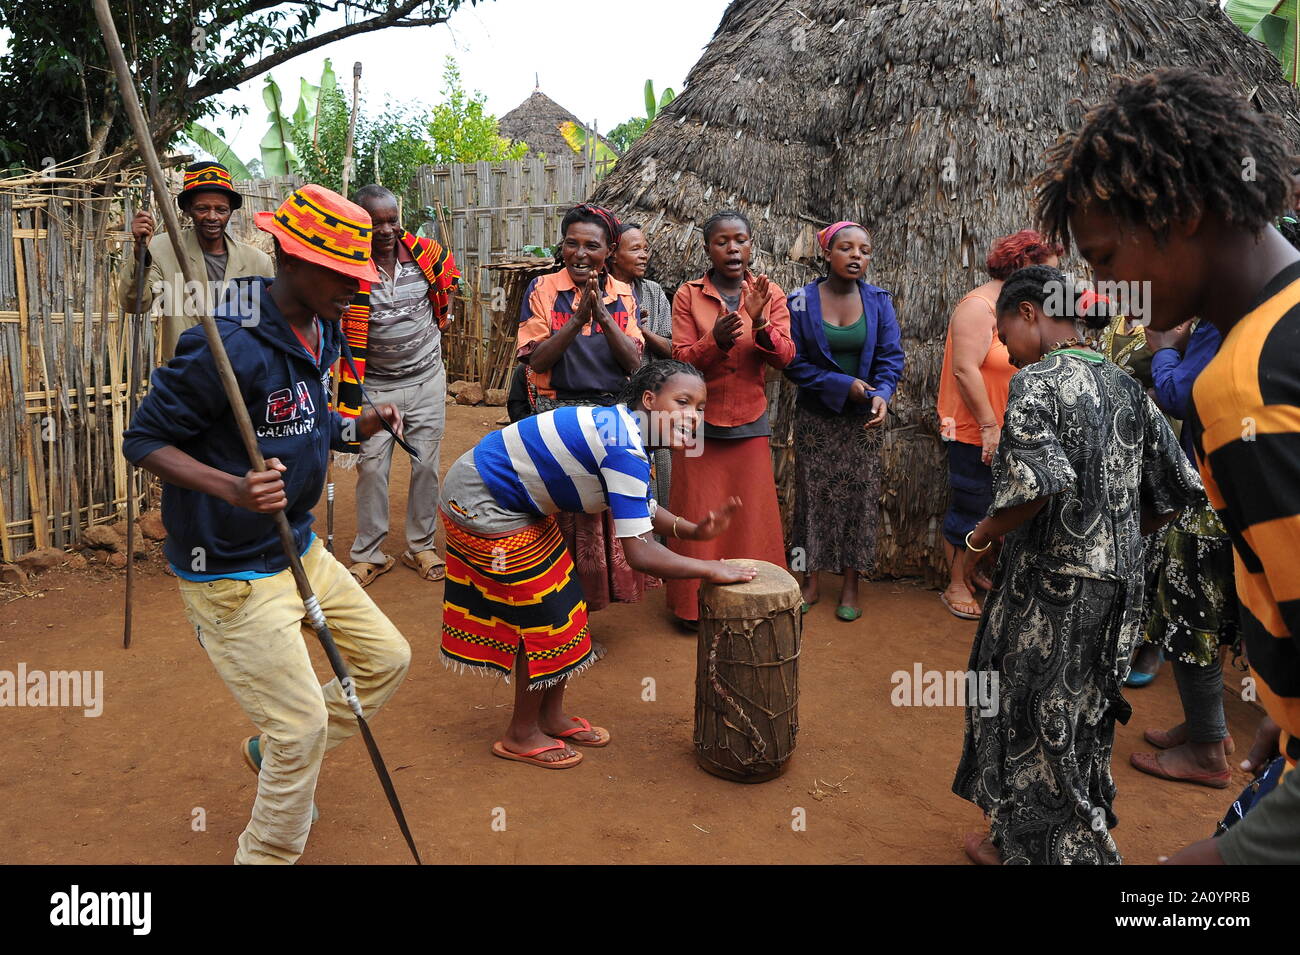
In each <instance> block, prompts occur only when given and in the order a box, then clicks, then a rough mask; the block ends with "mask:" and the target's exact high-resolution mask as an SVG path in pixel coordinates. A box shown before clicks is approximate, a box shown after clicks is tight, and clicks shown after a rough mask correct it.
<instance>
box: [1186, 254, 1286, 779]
mask: <svg viewBox="0 0 1300 955" xmlns="http://www.w3.org/2000/svg"><path fill="white" fill-rule="evenodd" d="M1192 401H1193V403H1194V405H1195V409H1194V414H1193V415H1192V417H1191V420H1190V421H1189V424H1190V425H1191V427H1192V428H1193V439H1194V441H1195V445H1196V453H1197V457H1198V459H1199V461H1200V467H1201V476H1202V477H1203V478H1204V480H1205V490H1206V493H1207V494H1208V495H1209V498H1210V503H1211V504H1213V505H1214V508H1215V510H1217V511H1218V512H1219V514H1220V516H1221V517H1222V518H1223V523H1224V525H1225V526H1226V527H1227V529H1228V533H1229V535H1230V536H1231V537H1232V545H1233V552H1234V555H1235V563H1236V574H1237V596H1238V597H1239V598H1240V602H1241V629H1242V635H1243V637H1244V641H1245V645H1246V654H1247V656H1248V658H1249V662H1250V667H1251V671H1252V673H1253V675H1254V678H1255V688H1256V692H1257V693H1258V697H1259V701H1260V702H1261V703H1263V705H1264V708H1265V709H1266V710H1268V713H1269V715H1270V716H1271V717H1272V718H1273V719H1274V720H1276V721H1277V722H1278V724H1279V725H1281V727H1282V752H1283V754H1284V755H1285V756H1286V758H1287V763H1288V765H1289V766H1294V765H1296V763H1297V761H1300V262H1295V263H1293V264H1292V265H1290V266H1288V267H1287V268H1286V269H1283V270H1282V271H1281V272H1279V273H1278V274H1277V275H1276V276H1275V277H1274V278H1273V279H1272V280H1271V281H1270V282H1269V283H1268V285H1266V286H1265V288H1264V290H1263V292H1262V293H1261V294H1260V297H1259V299H1258V304H1257V305H1256V306H1255V308H1254V309H1252V310H1251V311H1250V312H1249V313H1248V314H1247V315H1245V316H1244V317H1243V318H1242V319H1241V320H1240V321H1239V322H1237V324H1236V325H1235V326H1234V327H1233V328H1232V329H1231V331H1229V332H1228V335H1227V337H1225V338H1224V340H1223V345H1222V347H1221V348H1220V349H1219V353H1218V355H1216V356H1215V358H1214V360H1213V361H1211V362H1210V364H1209V365H1207V366H1206V368H1205V370H1204V371H1203V372H1201V374H1200V376H1199V377H1198V378H1197V379H1196V385H1195V387H1194V389H1193V392H1192Z"/></svg>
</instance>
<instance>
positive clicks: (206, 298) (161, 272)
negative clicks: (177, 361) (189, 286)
mask: <svg viewBox="0 0 1300 955" xmlns="http://www.w3.org/2000/svg"><path fill="white" fill-rule="evenodd" d="M176 204H177V205H178V206H180V209H181V212H183V213H185V215H187V216H188V217H189V219H190V224H189V225H188V226H186V227H185V228H184V229H183V230H182V232H181V246H182V248H184V250H185V258H186V259H187V260H188V261H189V264H190V271H191V273H192V274H194V275H198V276H201V279H200V281H202V283H203V288H202V293H203V295H202V298H197V294H196V293H197V292H198V291H199V290H197V289H194V290H191V292H190V294H192V295H195V298H196V305H190V306H189V307H187V306H186V295H187V293H186V289H185V277H184V275H183V273H182V272H181V266H180V262H179V261H177V259H176V252H175V251H174V250H173V248H172V244H171V240H170V239H168V238H167V236H166V235H154V229H155V227H156V226H155V223H154V218H153V215H152V214H151V213H150V212H149V211H148V210H147V209H141V210H140V211H139V212H137V213H136V214H135V218H134V219H132V220H131V234H132V235H133V236H134V237H135V245H136V249H137V250H138V249H139V248H140V247H141V246H145V247H146V251H145V256H144V265H145V277H144V286H143V289H142V291H141V295H140V301H138V302H137V301H136V300H135V285H136V274H135V270H136V260H137V258H138V256H137V255H135V254H132V255H130V256H128V257H127V261H126V263H125V264H124V265H123V267H122V270H121V272H119V273H118V297H119V299H120V301H121V302H122V305H123V306H124V307H125V308H127V309H130V310H131V311H135V312H147V311H149V310H150V309H151V308H153V307H154V304H155V303H157V302H160V301H161V303H162V305H161V308H162V315H161V319H162V321H161V332H162V360H163V361H164V362H167V361H170V360H171V357H172V355H174V354H175V353H176V340H177V339H178V338H180V335H181V332H183V331H185V329H187V328H189V327H190V326H191V325H196V324H198V320H199V319H198V315H197V314H196V306H197V308H204V309H208V310H211V309H212V308H213V307H215V306H216V304H217V302H218V301H220V299H221V295H222V293H223V291H224V290H225V288H226V286H227V285H228V283H229V282H230V281H231V280H233V279H236V278H239V277H241V276H245V275H268V276H269V275H274V274H275V263H274V262H272V261H271V257H270V256H269V255H267V254H266V253H265V252H263V251H262V250H261V249H259V248H257V246H254V245H249V244H248V243H247V242H239V241H237V240H236V239H234V238H233V237H232V236H231V235H230V234H229V233H228V232H227V231H226V228H227V226H228V225H229V224H230V218H231V216H233V215H234V214H235V212H236V211H237V210H238V209H239V207H240V206H242V205H243V204H244V199H243V197H242V196H241V195H240V194H239V193H238V192H236V191H235V184H234V183H233V182H232V181H231V179H230V172H229V171H228V170H227V169H226V167H225V166H223V165H221V163H219V162H196V163H192V164H191V165H189V166H188V167H186V169H185V176H184V179H183V180H182V184H181V191H180V193H179V194H178V195H177V196H176Z"/></svg>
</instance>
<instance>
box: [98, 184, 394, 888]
mask: <svg viewBox="0 0 1300 955" xmlns="http://www.w3.org/2000/svg"><path fill="white" fill-rule="evenodd" d="M257 225H258V228H260V229H263V230H264V231H266V232H269V233H270V234H271V236H272V237H274V239H275V251H276V269H277V271H276V277H275V279H274V280H271V279H266V278H247V279H240V280H239V281H238V282H237V283H236V285H235V287H234V289H233V290H232V293H231V294H230V295H229V296H228V297H227V299H226V300H225V302H223V303H222V305H221V306H219V307H218V309H217V311H216V316H215V317H216V321H217V327H218V329H219V330H220V333H221V338H222V341H223V342H224V344H225V347H226V352H227V353H228V354H229V356H230V362H231V365H232V366H233V368H234V371H235V377H236V378H237V379H238V380H239V383H240V385H241V388H242V391H243V396H244V401H245V403H246V404H247V406H248V411H249V414H250V415H251V417H252V420H253V428H254V430H255V431H256V433H257V438H258V444H259V446H260V447H261V449H262V453H263V455H264V456H265V457H266V465H267V469H266V470H265V471H260V472H255V471H252V470H250V469H249V463H248V458H247V455H246V454H245V451H244V446H243V443H242V441H241V440H240V436H239V432H238V429H237V428H236V425H235V421H234V417H233V416H232V414H231V410H230V407H229V405H228V403H227V399H226V393H225V391H224V390H223V389H222V386H221V382H220V380H219V379H218V377H217V372H216V367H215V365H214V362H213V356H212V352H211V350H210V349H209V348H208V341H207V338H206V337H205V335H204V332H203V329H202V328H201V327H194V328H190V329H187V330H186V331H185V332H183V333H182V334H181V336H180V339H179V341H178V343H177V348H176V356H175V357H174V358H173V359H172V360H171V361H170V362H169V363H168V364H167V365H166V366H164V367H162V368H160V369H158V370H157V371H156V372H154V375H153V382H152V387H151V388H150V391H149V394H148V395H147V396H146V397H145V399H144V401H143V402H142V403H141V405H140V408H139V410H138V411H137V412H136V414H135V417H134V418H133V419H132V421H131V427H130V429H129V430H128V431H127V433H126V436H125V441H124V445H123V453H124V454H125V455H126V457H127V458H128V459H129V460H130V461H132V462H133V463H134V464H137V465H139V466H140V467H143V468H145V469H146V470H149V471H151V472H153V473H154V474H156V475H158V476H159V477H160V478H161V479H162V480H163V482H164V484H163V499H162V514H163V523H164V524H165V525H166V527H167V543H166V554H167V559H168V561H169V562H170V564H171V567H172V570H173V571H175V573H176V576H177V577H178V578H179V580H180V590H181V598H182V600H184V602H185V612H186V615H187V616H188V617H189V619H190V622H191V623H192V624H193V625H194V629H195V632H196V634H197V635H198V640H199V643H200V645H201V646H202V647H203V648H204V649H205V650H206V651H207V654H208V657H209V658H210V659H211V661H212V664H213V666H215V667H216V669H217V673H218V674H220V676H221V678H222V679H223V680H225V682H226V686H227V687H229V689H230V692H231V693H232V694H233V695H234V697H235V699H236V700H237V701H238V702H239V705H240V706H241V707H242V708H243V710H244V712H245V713H247V714H248V717H249V719H251V720H252V721H253V723H254V724H255V725H256V726H257V728H258V730H259V731H260V735H259V736H253V737H251V738H249V739H246V740H245V741H244V742H243V743H242V744H241V747H240V749H241V752H242V753H243V756H244V759H245V760H246V761H247V762H248V764H249V765H250V766H251V767H252V768H253V769H255V770H256V771H257V772H258V787H257V798H256V800H255V801H254V803H253V813H252V818H251V819H250V820H249V823H248V826H247V828H245V829H244V832H243V834H242V835H241V836H240V837H239V848H238V851H237V852H236V854H235V862H236V863H241V864H246V863H292V862H295V861H297V859H298V857H299V856H300V855H301V854H302V851H303V849H304V847H305V846H306V843H307V833H308V831H309V830H310V828H311V823H312V821H313V812H314V805H313V797H314V794H315V791H316V780H317V777H318V776H319V774H320V768H321V760H322V758H323V757H324V755H325V752H326V751H327V750H329V749H332V748H333V747H334V746H337V745H338V744H339V743H341V742H343V740H345V739H347V738H348V737H349V736H351V735H352V734H353V733H355V732H356V731H357V721H356V719H354V717H353V714H352V712H351V710H350V709H349V708H348V705H347V703H346V702H345V700H344V697H343V693H342V691H341V690H340V688H339V682H338V680H337V679H335V680H332V681H330V682H329V683H327V684H326V685H325V686H324V687H322V686H321V685H320V683H319V681H318V680H317V679H316V675H315V673H314V671H313V669H312V664H311V659H310V658H309V657H308V655H307V647H306V645H305V644H304V642H303V639H302V626H303V620H304V617H305V616H306V610H305V608H304V607H303V602H302V599H301V597H300V596H299V595H298V591H297V589H296V587H295V585H294V580H293V576H292V574H291V572H290V571H289V569H288V558H287V556H286V555H285V553H284V551H283V549H282V548H281V545H280V540H279V536H278V534H277V533H276V529H275V522H274V518H273V515H274V514H275V512H277V511H284V512H285V514H286V516H287V517H288V519H289V524H290V526H291V527H292V529H293V537H294V545H295V546H296V547H297V548H298V550H299V553H300V554H301V555H302V563H303V567H304V569H305V570H306V572H307V577H308V579H309V580H310V581H311V584H312V587H313V589H314V590H315V593H316V596H317V597H318V598H319V599H320V606H321V610H322V611H323V612H324V614H325V619H326V620H327V621H328V622H329V626H330V630H331V631H332V632H333V634H334V639H335V642H336V643H337V644H338V648H339V651H340V652H341V653H342V654H343V657H344V658H345V659H346V660H347V662H348V664H349V667H350V669H351V671H352V673H353V677H354V680H355V683H356V690H357V695H358V696H359V697H360V699H361V704H362V707H363V708H364V710H365V715H366V717H367V718H373V717H374V714H375V712H376V711H377V710H378V709H379V708H380V707H381V706H382V705H383V704H384V702H385V701H386V700H387V699H388V698H389V697H390V696H392V694H393V692H394V691H395V690H396V689H397V687H398V685H399V684H400V683H401V682H402V678H403V677H404V676H405V675H406V670H407V666H408V665H409V663H410V656H411V651H410V647H409V646H408V645H407V642H406V640H405V639H404V638H403V637H402V635H401V634H400V633H399V632H398V631H397V628H396V627H394V626H393V625H392V623H390V622H389V620H388V618H387V617H385V616H384V614H383V613H382V612H381V611H380V610H379V608H377V607H376V606H375V605H374V603H373V602H372V601H371V600H370V598H369V597H367V596H366V594H365V592H364V591H363V590H362V589H361V587H360V586H359V585H358V584H357V582H356V581H355V580H354V579H353V578H352V575H351V574H349V573H348V572H347V569H346V568H345V567H344V566H343V565H342V564H340V563H339V562H338V561H336V560H335V559H334V557H333V556H332V555H330V554H329V553H328V551H326V550H325V548H324V546H323V545H322V543H321V541H320V540H319V539H318V538H317V537H316V535H315V534H314V533H313V532H312V520H313V518H312V514H311V508H312V507H313V506H314V505H315V504H316V503H317V501H318V500H319V499H320V494H321V490H322V488H323V486H324V482H325V469H326V463H327V458H328V455H329V449H330V448H331V447H333V448H335V449H341V448H343V447H345V446H346V445H347V443H348V442H349V441H355V440H356V439H357V438H358V437H361V438H363V439H364V438H366V437H368V436H369V435H371V434H373V433H374V432H376V431H377V430H379V429H380V428H381V427H382V428H386V429H387V428H391V429H393V430H394V433H396V432H397V431H400V428H401V415H400V414H399V413H398V411H397V409H396V408H395V407H394V406H392V405H381V406H379V407H378V408H371V409H368V410H367V411H365V412H364V413H363V414H362V415H360V417H358V418H357V419H355V421H348V422H346V423H345V422H344V420H343V419H342V418H341V417H340V416H339V414H338V413H337V412H335V411H332V410H331V409H330V406H329V387H328V382H329V376H330V367H331V366H332V365H333V363H334V361H335V359H337V358H338V356H339V351H340V340H341V332H340V329H339V320H340V319H341V318H342V316H343V312H344V311H345V310H346V309H347V307H348V304H349V303H350V302H351V301H352V297H353V296H354V295H355V294H356V291H357V288H358V284H359V282H360V281H363V280H364V281H374V279H375V277H376V275H375V267H374V265H373V263H372V262H371V260H370V240H371V220H370V216H369V215H368V214H367V213H366V211H365V210H364V209H362V208H361V207H360V206H357V205H354V204H353V203H351V202H348V201H347V200H346V199H344V198H343V197H342V196H339V195H337V194H335V193H333V192H330V191H329V190H327V189H324V188H322V187H320V186H314V185H308V186H303V187H302V188H301V189H299V190H298V191H297V192H295V193H294V194H293V195H291V196H290V197H289V198H288V199H286V200H285V201H284V203H283V204H281V206H280V208H279V209H277V210H276V211H275V212H273V213H272V212H262V213H258V215H257Z"/></svg>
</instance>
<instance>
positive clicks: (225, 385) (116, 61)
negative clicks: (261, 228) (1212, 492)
mask: <svg viewBox="0 0 1300 955" xmlns="http://www.w3.org/2000/svg"><path fill="white" fill-rule="evenodd" d="M94 4H95V18H96V19H97V20H98V21H99V28H100V30H101V31H102V32H103V34H104V46H105V47H106V48H107V50H108V57H109V59H110V60H111V61H112V63H113V71H114V73H116V74H117V85H118V87H119V89H120V91H121V94H122V103H123V105H124V106H125V107H126V112H127V116H128V117H129V118H130V120H131V128H132V130H133V131H134V132H135V138H136V142H137V145H138V146H139V149H140V156H141V158H142V159H143V160H144V165H145V170H146V171H147V172H148V173H149V179H150V180H151V181H152V182H153V187H154V192H155V194H157V195H166V192H167V184H166V182H165V180H164V179H163V171H162V166H161V165H159V163H158V154H157V152H156V151H155V150H154V147H153V139H152V137H151V135H150V132H149V127H148V124H147V123H146V122H145V118H144V111H143V110H142V109H140V100H139V98H138V97H137V96H136V92H135V84H134V83H133V82H132V80H131V70H130V68H129V67H128V66H127V64H126V55H125V54H124V53H123V52H122V42H121V40H119V39H118V36H117V27H116V26H115V25H114V23H113V14H112V12H111V11H110V10H109V8H108V0H94ZM158 205H159V208H160V211H161V212H162V214H163V219H164V220H165V221H166V223H167V234H168V236H169V237H170V238H171V242H172V246H173V248H175V250H176V259H177V261H178V262H179V263H180V267H181V273H182V275H183V276H184V278H185V282H186V285H187V286H188V287H190V288H193V287H195V286H194V285H193V284H191V283H193V282H194V279H195V277H194V275H193V270H192V268H191V265H190V262H189V259H188V258H187V257H186V256H185V251H184V249H182V248H181V239H180V235H181V228H180V220H179V219H178V218H177V216H176V210H175V209H174V208H173V207H172V206H171V205H170V204H169V203H166V202H160V203H159V204H158ZM186 298H187V300H188V296H187V297H186ZM199 321H200V322H202V324H203V332H204V334H205V335H207V339H208V348H209V350H210V351H211V352H212V362H213V364H214V365H215V366H216V371H217V377H218V378H219V379H220V381H221V387H222V389H223V390H224V391H225V392H226V398H227V400H228V401H229V403H230V412H231V414H232V415H233V416H234V419H235V425H236V427H237V428H238V429H239V436H240V438H241V439H242V440H243V444H244V450H245V451H246V453H247V454H248V461H249V463H250V464H251V465H252V468H253V470H254V471H265V470H266V459H265V458H263V457H262V450H261V448H259V447H258V446H257V435H256V433H255V432H254V431H253V421H252V419H251V418H250V417H249V414H248V408H246V407H245V406H244V399H243V396H242V393H241V392H240V388H239V381H238V379H236V378H235V370H234V368H232V367H231V365H230V356H229V355H227V354H226V348H225V345H223V344H222V341H221V333H220V332H219V331H218V330H217V323H216V320H215V319H214V318H213V317H212V315H211V314H210V313H209V312H208V310H207V309H206V308H204V309H202V310H201V314H200V315H199ZM275 527H276V530H277V531H279V534H280V544H281V546H282V547H283V548H284V553H285V557H286V558H287V559H288V561H289V569H290V571H291V572H292V574H293V579H294V583H296V584H297V586H298V594H299V596H301V597H302V602H303V607H304V609H305V610H306V618H307V621H308V622H309V623H310V624H311V626H312V629H314V630H315V631H316V637H317V639H319V640H320V643H321V646H322V647H323V648H324V650H325V655H326V657H328V658H329V661H330V667H331V669H333V671H334V675H335V676H336V677H338V681H339V686H340V688H341V689H342V691H343V696H344V698H345V699H346V700H347V703H348V706H349V707H350V708H351V710H352V712H353V713H355V714H356V717H357V724H358V725H359V726H360V728H361V736H362V739H364V740H365V743H366V749H367V750H368V751H369V753H370V761H371V763H373V764H374V767H375V772H376V773H378V775H379V782H380V785H381V786H383V789H384V794H385V795H386V796H387V797H388V804H389V805H390V806H391V807H392V809H393V815H394V816H395V817H396V818H397V825H398V828H400V829H401V830H402V835H403V837H405V839H406V845H407V847H408V848H410V850H411V855H412V856H414V857H415V862H416V864H417V865H419V864H420V853H419V852H418V851H417V850H416V848H415V839H414V838H413V837H412V836H411V830H410V827H409V826H407V824H406V815H405V813H403V812H402V804H401V803H400V802H399V801H398V799H397V792H396V790H395V789H394V788H393V780H392V777H391V776H389V773H388V767H387V766H385V765H384V759H383V757H382V756H381V755H380V754H379V745H378V744H377V743H376V742H375V737H374V734H373V733H371V732H370V725H369V724H368V723H367V722H366V718H365V716H364V715H363V714H362V712H361V701H360V700H359V699H358V698H357V691H356V686H355V684H354V683H353V681H352V675H351V674H350V673H349V672H348V667H347V664H346V663H345V662H344V661H343V657H342V655H341V654H340V653H339V648H338V646H337V645H336V644H335V643H334V637H333V636H332V635H331V634H330V631H329V625H328V623H327V622H326V620H325V614H324V613H323V612H322V611H321V608H320V601H319V600H318V599H317V597H316V594H315V593H314V592H313V591H312V588H311V582H310V581H308V579H307V572H306V571H305V570H304V569H303V566H302V559H301V558H300V557H299V555H298V548H297V547H296V546H295V544H294V539H293V528H291V527H290V526H289V518H288V517H287V516H286V515H285V513H284V511H276V513H275Z"/></svg>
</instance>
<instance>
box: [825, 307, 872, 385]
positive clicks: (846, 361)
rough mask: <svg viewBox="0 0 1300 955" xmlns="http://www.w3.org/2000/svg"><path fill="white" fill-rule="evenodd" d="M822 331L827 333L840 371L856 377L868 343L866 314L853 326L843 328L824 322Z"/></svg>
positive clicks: (827, 340) (832, 356)
mask: <svg viewBox="0 0 1300 955" xmlns="http://www.w3.org/2000/svg"><path fill="white" fill-rule="evenodd" d="M822 330H823V331H824V332H825V333H826V344H827V345H828V346H829V347H830V350H831V358H832V359H833V360H834V361H835V364H837V365H839V366H840V371H842V372H844V374H846V375H853V376H854V377H856V376H857V374H858V364H859V363H860V362H861V360H862V346H863V345H865V344H866V343H867V316H866V315H865V314H864V315H862V316H861V317H860V318H858V320H857V321H856V322H854V323H853V324H852V325H846V326H844V327H843V328H841V327H840V326H839V325H832V324H831V323H830V322H827V321H823V322H822Z"/></svg>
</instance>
